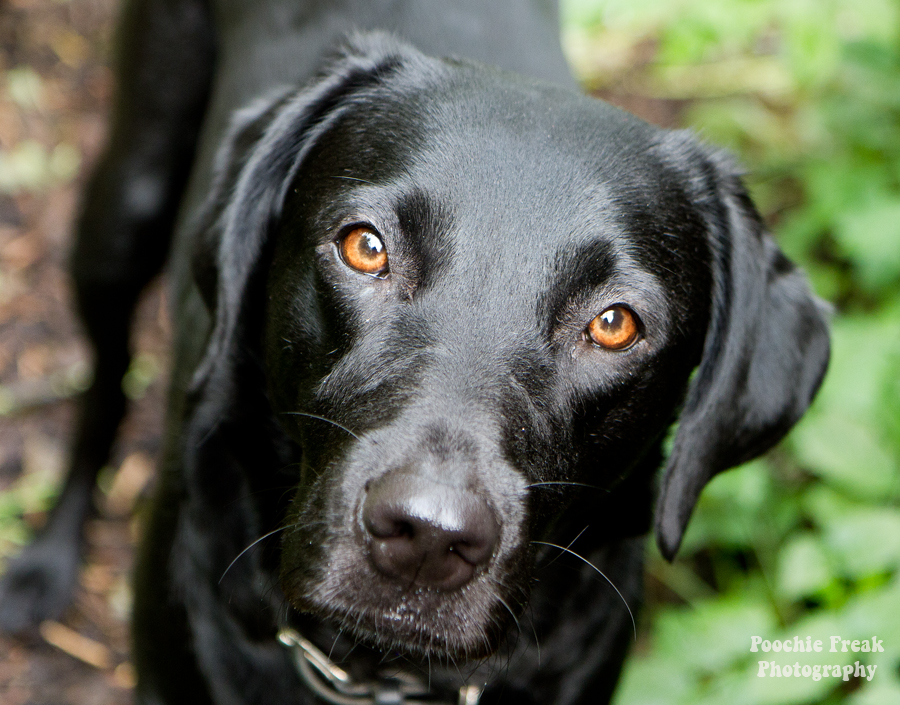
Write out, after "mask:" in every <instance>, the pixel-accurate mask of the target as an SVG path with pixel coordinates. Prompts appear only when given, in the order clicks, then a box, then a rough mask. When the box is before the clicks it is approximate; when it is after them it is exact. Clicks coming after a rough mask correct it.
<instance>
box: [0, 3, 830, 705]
mask: <svg viewBox="0 0 900 705" xmlns="http://www.w3.org/2000/svg"><path fill="white" fill-rule="evenodd" d="M157 5H158V6H157ZM388 5H391V8H390V9H391V12H390V13H388V12H387V10H388V8H387V6H388ZM410 5H411V4H410ZM488 5H489V6H488ZM213 9H214V12H213V15H214V21H213V19H212V18H211V17H210V16H209V15H208V14H207V13H208V8H207V7H206V6H205V5H199V4H194V0H184V1H183V2H181V3H163V2H161V0H145V1H144V2H143V3H139V4H138V5H137V6H136V7H135V8H133V9H132V11H131V14H130V15H129V16H128V17H127V18H126V23H128V22H130V23H132V24H131V29H130V30H129V31H128V32H126V34H125V36H126V37H128V38H129V40H130V43H129V46H130V50H129V51H128V52H126V57H125V59H124V60H123V62H122V66H123V74H122V75H123V76H124V78H123V79H122V80H123V81H124V82H123V83H122V86H123V88H122V95H121V97H120V102H119V106H118V112H117V117H116V127H115V130H114V135H113V141H112V145H111V149H110V151H109V154H108V156H107V159H106V160H105V162H104V163H103V164H102V165H101V167H100V170H99V171H98V174H97V176H96V177H95V179H94V181H93V185H92V190H91V192H90V193H89V195H88V200H87V206H86V211H85V216H84V218H83V220H82V223H81V232H80V240H79V248H78V250H77V252H76V260H75V262H76V266H75V271H76V275H77V277H78V283H79V300H80V302H81V306H82V310H83V312H84V315H85V318H86V321H87V324H88V329H89V331H90V333H91V335H92V336H93V339H94V342H95V345H96V347H97V354H98V375H97V382H96V383H95V386H94V388H93V389H92V391H91V395H89V396H88V398H87V401H86V403H85V407H86V409H87V410H86V412H85V417H84V418H85V421H84V423H83V426H82V431H81V439H82V440H81V444H80V445H79V446H78V447H77V448H76V456H75V457H76V464H75V466H74V469H73V475H72V478H75V479H71V478H70V481H69V485H68V486H67V489H66V491H65V492H64V494H63V499H62V501H61V505H60V509H58V510H57V513H56V514H55V515H54V517H53V518H52V519H51V524H50V527H51V529H50V531H49V533H48V534H46V535H45V536H44V537H42V539H40V540H39V543H38V544H37V548H33V550H31V551H29V552H26V554H25V555H24V557H23V559H21V560H20V562H19V563H18V564H17V565H14V566H13V568H12V569H11V577H10V578H8V579H7V583H6V588H5V590H6V597H5V598H4V599H9V598H8V596H9V595H12V596H13V598H15V599H17V600H19V604H25V605H27V608H28V609H29V610H31V612H30V614H32V615H36V616H41V614H43V613H46V610H47V609H48V605H51V606H52V603H53V600H52V599H50V598H47V595H50V596H51V597H54V596H58V595H60V594H61V593H62V592H64V591H63V590H59V589H57V590H56V591H55V592H54V590H52V589H51V590H49V591H46V590H44V592H43V593H42V592H41V590H34V589H32V590H31V591H29V589H28V588H29V586H30V587H31V588H34V586H35V585H38V586H42V590H43V589H45V588H46V587H47V586H48V585H50V586H51V587H52V585H53V577H54V574H53V571H50V570H47V569H46V566H43V565H42V564H41V561H40V556H41V553H40V551H41V550H44V552H45V555H46V554H53V553H54V552H58V551H62V550H63V548H64V543H65V542H64V541H63V539H60V538H59V535H60V534H61V533H62V529H61V528H59V527H67V528H68V529H69V530H70V531H71V530H73V529H74V528H75V526H76V525H77V524H80V522H81V520H82V519H83V516H84V512H85V511H86V507H87V501H86V496H84V494H83V493H82V494H79V490H78V489H77V487H76V489H72V488H73V487H75V486H82V487H83V486H85V485H88V486H89V485H90V484H91V483H92V480H93V476H92V474H91V472H92V470H91V468H93V465H92V463H93V464H96V462H97V460H98V458H100V457H101V456H103V454H104V453H105V452H106V450H107V448H108V443H109V439H110V438H111V437H112V434H113V432H114V430H115V425H116V424H117V422H118V418H119V416H120V414H121V407H122V404H121V401H120V397H119V396H117V395H116V393H115V392H114V388H115V386H116V385H115V384H114V383H113V382H114V381H115V382H117V379H116V378H115V376H116V375H118V376H121V372H122V371H123V370H124V364H125V363H126V362H127V354H126V352H125V347H124V331H125V330H126V321H127V317H128V315H129V312H130V309H131V307H132V306H133V301H134V298H135V297H136V294H137V292H138V291H139V289H140V287H141V286H142V285H143V284H144V282H145V281H146V280H147V278H148V277H149V276H151V274H152V273H153V272H154V271H155V270H156V268H157V267H158V265H159V264H160V262H161V261H162V259H163V256H164V253H165V249H166V245H165V243H166V240H167V238H166V233H167V232H168V231H169V230H170V229H171V226H172V224H173V223H174V221H175V213H176V209H177V208H178V204H179V203H180V202H182V191H183V190H184V187H185V184H186V178H187V174H188V171H189V168H190V167H191V164H192V163H193V175H192V177H191V182H190V186H189V187H188V188H187V195H186V197H185V199H184V201H183V202H182V206H181V215H180V218H179V225H178V227H177V229H176V232H177V234H176V239H175V246H174V252H173V257H172V265H171V270H172V281H173V286H174V292H175V296H174V299H175V321H176V330H177V340H176V350H175V370H174V378H173V385H172V394H171V400H170V409H169V422H168V429H167V446H166V455H165V457H164V459H163V463H162V478H161V482H160V486H159V490H158V492H157V496H156V498H155V505H154V512H153V515H152V518H151V521H150V523H149V526H148V527H147V530H146V536H145V539H144V542H143V550H142V555H141V559H140V563H139V568H138V572H137V578H136V592H137V604H136V612H135V623H134V626H135V660H136V664H137V667H138V672H139V676H140V679H139V688H138V692H139V699H140V701H141V702H145V703H169V702H191V703H192V704H193V703H197V702H215V703H255V702H260V703H262V702H266V703H314V702H334V703H340V702H378V703H387V702H425V701H429V702H464V703H476V702H480V703H482V704H486V703H497V702H507V703H516V704H528V703H534V704H538V703H540V704H544V703H592V704H593V703H602V702H605V701H606V700H607V699H608V698H609V696H610V694H611V692H612V689H613V687H614V685H615V682H616V678H617V676H618V672H619V669H620V667H621V663H622V660H623V658H624V655H625V652H626V651H627V648H628V644H629V642H630V641H631V639H632V635H633V624H632V618H631V616H630V613H629V610H628V606H627V605H630V606H631V607H632V608H634V607H636V606H637V604H638V603H639V601H640V592H641V590H640V585H641V580H642V575H641V566H642V545H643V541H642V538H641V537H642V535H643V534H644V533H645V532H646V531H647V530H648V528H649V525H650V522H651V506H652V503H653V497H654V495H656V496H658V501H657V514H656V531H657V538H658V540H659V543H660V546H661V548H662V550H663V552H664V554H665V555H666V556H668V557H672V556H673V555H674V554H675V552H676V551H677V548H678V545H679V543H680V540H681V536H682V533H683V531H684V528H685V525H686V523H687V521H688V518H689V516H690V513H691V510H692V507H693V505H694V502H695V501H696V499H697V497H698V495H699V493H700V491H701V489H702V487H703V485H704V484H705V483H706V481H707V480H709V478H710V477H711V476H712V475H714V474H715V473H716V472H719V471H720V470H723V469H725V468H728V467H731V466H733V465H736V464H738V463H740V462H743V461H744V460H747V459H749V458H751V457H754V456H755V455H758V454H759V453H761V452H763V451H764V450H766V449H767V448H769V447H770V446H771V445H773V444H774V443H775V442H777V441H778V440H779V439H780V438H781V437H782V436H783V435H784V434H785V433H786V432H787V430H788V429H789V428H790V426H791V425H792V424H793V423H794V422H795V421H796V420H797V419H798V418H799V416H800V415H801V414H802V413H803V411H804V410H805V409H806V407H807V405H808V404H809V402H810V400H811V398H812V396H813V394H814V393H815V390H816V389H817V387H818V385H819V382H820V380H821V377H822V374H823V372H824V369H825V366H826V363H827V358H828V341H827V333H826V326H825V323H824V320H823V318H824V317H823V312H822V308H821V306H820V305H819V304H818V303H817V302H816V301H815V300H814V299H813V297H812V296H811V295H810V293H809V291H808V288H807V286H806V284H805V281H804V279H803V277H802V275H801V274H799V273H798V272H797V271H796V270H795V269H794V267H793V266H792V265H791V264H790V262H788V261H787V260H786V259H785V258H784V256H783V255H782V254H781V253H780V251H779V250H778V249H777V247H776V246H775V245H774V243H773V242H772V240H771V238H770V237H769V236H768V235H766V234H765V233H764V231H763V227H762V224H761V223H760V220H759V217H758V215H757V214H756V212H755V210H754V208H753V206H752V204H751V203H750V202H749V200H748V198H747V195H746V193H745V191H744V190H743V188H742V186H741V184H740V180H739V178H738V176H737V175H736V173H735V170H734V168H733V167H732V166H731V165H730V163H729V162H728V161H727V159H725V158H723V157H722V156H721V155H719V154H717V153H715V152H712V151H710V150H709V149H707V148H704V147H702V146H701V145H699V144H697V143H696V142H695V141H694V140H693V139H692V138H691V137H690V135H688V134H685V133H667V132H663V131H661V130H658V129H655V128H653V127H651V126H649V125H646V124H644V123H642V122H641V121H639V120H637V119H635V118H633V117H631V116H628V115H627V114H624V113H622V112H620V111H618V110H616V109H614V108H612V107H610V106H607V105H605V104H603V103H600V102H598V101H595V100H591V99H588V98H585V97H582V96H580V95H578V94H577V93H575V92H574V91H572V90H571V89H570V87H568V86H564V87H556V86H554V85H551V84H549V83H542V82H540V81H538V80H535V79H533V78H522V77H520V76H517V75H514V74H509V73H504V72H503V71H501V70H498V69H494V68H487V67H485V66H482V65H479V64H475V63H470V62H469V61H467V60H462V59H432V58H428V57H426V56H425V55H423V54H421V53H419V51H417V50H416V49H413V48H412V47H411V46H409V45H406V44H404V43H401V42H400V41H398V40H395V39H392V38H390V37H388V36H387V35H382V34H370V35H358V36H356V37H354V38H352V39H351V40H349V41H348V43H347V45H346V48H345V49H344V50H343V52H342V53H341V54H340V55H339V56H338V57H337V58H336V59H333V60H332V61H331V62H330V63H328V64H327V65H326V67H325V69H324V70H323V71H322V72H321V73H320V74H319V75H318V76H317V77H316V78H314V79H313V80H312V81H311V82H310V83H308V84H307V85H306V86H305V87H303V88H293V89H280V90H274V91H273V90H271V89H270V87H271V86H273V85H274V84H276V83H278V82H279V81H282V80H286V79H289V78H291V79H294V80H295V81H296V80H302V79H304V78H305V77H306V76H308V75H309V74H310V73H311V72H312V66H313V65H314V63H315V62H316V61H318V59H317V57H318V56H319V55H320V53H321V52H322V51H323V50H324V48H325V47H326V46H330V45H334V44H335V42H336V39H335V34H336V33H337V32H338V31H342V30H344V29H346V28H347V27H349V26H351V25H356V26H362V27H368V28H374V27H386V28H388V29H392V30H396V31H398V32H399V33H400V34H402V35H404V36H406V37H408V38H410V39H412V40H413V41H414V42H415V43H416V44H418V45H419V46H421V47H424V48H426V49H428V50H429V52H434V53H437V54H444V53H455V54H459V55H465V56H467V57H474V58H476V59H480V60H484V61H488V62H491V63H494V64H499V65H500V66H503V67H506V68H512V69H516V70H518V71H519V72H524V73H527V74H531V75H532V76H537V77H539V78H550V79H556V80H557V82H563V83H569V82H570V79H568V78H567V76H566V74H565V69H564V64H563V62H562V59H561V55H560V54H559V50H558V45H557V42H556V39H555V31H556V30H555V25H554V23H553V22H552V21H551V20H550V14H549V8H547V7H545V6H544V5H543V4H541V3H535V4H533V5H532V4H524V3H513V2H496V3H491V4H488V3H481V2H471V3H469V2H457V3H448V2H434V3H430V2H422V3H419V4H418V5H415V6H414V7H411V6H408V5H407V4H391V3H379V2H360V3H354V2H348V3H345V4H344V5H341V6H340V7H327V8H323V7H321V4H320V3H308V4H307V3H286V2H285V3H281V2H277V1H275V2H267V3H265V4H261V5H259V6H252V9H251V6H250V5H247V6H246V7H242V6H241V4H240V3H238V2H224V1H222V2H216V3H215V7H214V8H213ZM494 13H498V14H499V15H500V16H501V17H503V18H504V19H503V23H504V24H501V23H500V21H499V20H496V18H494V17H493V16H492V15H493V14H494ZM510 23H513V24H514V25H515V26H510ZM500 27H504V29H505V31H500ZM213 28H214V29H213ZM148 62H150V63H149V64H148ZM170 80H171V82H170ZM210 86H212V93H211V95H209V98H208V93H207V90H208V88H209V87H210ZM260 92H264V93H266V95H265V97H263V98H261V99H258V100H257V101H256V102H255V103H253V104H252V105H251V106H250V107H248V108H245V109H243V110H241V111H240V112H239V113H237V115H236V116H235V117H234V118H232V119H231V121H230V127H228V128H227V129H226V126H227V125H228V117H227V116H228V115H230V114H231V113H232V111H233V109H234V108H236V107H238V106H239V105H241V104H242V103H245V102H246V100H247V99H248V98H252V97H253V96H255V95H259V94H260ZM207 98H208V99H207ZM207 102H208V103H209V105H208V107H207ZM204 116H205V117H204ZM201 119H202V120H203V121H204V124H203V127H202V130H201V129H200V123H201ZM198 131H199V132H198ZM198 134H199V148H198V152H197V155H196V158H195V159H194V158H193V145H194V143H195V141H197V140H198ZM214 153H215V154H216V156H215V158H214V157H213V155H214ZM201 203H202V205H201ZM189 263H192V266H189ZM104 365H108V366H109V367H108V368H105V367H104ZM698 366H699V367H698ZM695 368H698V369H697V372H696V375H695V376H694V378H693V380H692V381H691V383H690V385H688V380H689V378H690V375H691V373H692V371H693V370H694V369H695ZM111 377H112V378H111ZM682 405H683V408H682V410H681V415H680V419H679V421H680V424H679V428H678V431H677V434H676V436H675V443H674V448H673V450H672V452H671V454H670V456H669V458H668V464H667V468H666V471H665V476H664V478H663V480H662V484H661V486H660V487H659V489H658V490H657V489H656V488H655V479H654V478H655V474H656V471H657V469H658V467H659V465H660V464H661V462H662V453H661V449H660V447H661V443H662V440H663V438H664V436H665V435H666V432H667V430H668V427H669V426H670V424H671V423H672V422H673V420H675V418H676V414H677V411H678V409H679V408H681V407H682ZM104 443H105V444H106V445H105V446H104ZM79 468H87V469H81V470H79ZM73 498H74V499H73ZM67 507H68V509H67ZM60 517H61V518H60ZM73 517H74V518H73ZM270 533H272V534H274V535H273V536H272V537H271V538H268V537H269V534H270ZM261 538H262V539H264V540H260V539H261ZM68 542H69V545H70V546H71V544H72V539H68ZM257 542H258V543H257ZM251 546H253V547H254V550H246V551H245V549H247V548H248V547H251ZM48 547H49V548H48ZM569 554H573V555H569ZM554 559H558V560H557V562H556V563H555V564H554V565H553V566H552V567H551V566H550V565H549V564H550V563H551V562H552V561H553V560H554ZM23 576H25V577H24V578H23ZM29 580H30V581H31V582H29ZM16 581H18V582H16ZM41 594H42V595H43V598H46V599H43V601H42V599H37V598H36V597H35V596H36V595H38V596H39V597H40V595H41ZM7 619H8V618H7ZM279 630H281V641H278V640H276V634H278V633H279ZM301 634H302V635H303V636H300V635H301ZM285 644H288V645H290V647H288V646H285ZM319 650H322V651H319ZM322 652H324V653H322ZM326 653H327V654H328V655H327V656H326V655H325V654H326ZM336 663H340V664H341V666H342V668H343V669H346V672H345V671H344V670H340V669H339V668H338V667H337V666H335V664H336ZM313 693H318V696H316V695H314V694H313ZM317 698H321V699H317ZM354 698H356V699H354ZM365 698H368V700H366V699H365ZM404 698H409V699H407V700H405V699H404Z"/></svg>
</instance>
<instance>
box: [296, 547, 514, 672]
mask: <svg viewBox="0 0 900 705" xmlns="http://www.w3.org/2000/svg"><path fill="white" fill-rule="evenodd" d="M336 543H337V545H332V546H331V550H330V554H331V555H330V556H329V558H328V559H327V560H326V562H325V563H324V564H323V565H326V566H327V568H325V569H320V570H318V571H315V572H313V571H310V572H308V573H307V572H305V571H296V572H295V573H293V574H294V575H298V576H299V577H298V578H296V579H294V580H291V579H290V578H288V579H286V580H285V581H284V582H285V586H284V587H285V592H286V595H287V597H288V599H289V600H290V601H291V603H292V604H293V605H294V606H295V607H296V608H297V609H298V610H300V611H301V612H305V613H308V614H311V615H313V616H315V617H318V618H320V619H323V620H325V621H327V622H328V623H330V624H331V625H333V627H334V628H335V629H336V630H337V632H338V633H342V634H345V635H347V636H349V637H351V638H353V639H355V640H357V641H360V642H363V643H365V644H368V645H370V646H371V647H373V648H375V649H377V650H379V651H382V652H384V653H392V652H399V653H402V654H405V655H407V656H412V657H416V658H428V659H431V658H438V659H453V660H463V661H467V660H473V659H480V658H484V657H486V656H489V655H490V654H492V653H493V652H494V651H496V650H497V648H498V646H499V645H500V643H501V640H502V637H503V635H504V633H505V631H506V629H507V627H508V625H509V623H510V622H512V621H513V620H514V618H515V617H514V614H513V611H512V610H513V607H511V605H513V604H522V603H523V602H524V596H522V595H517V596H511V595H503V594H501V593H500V590H499V582H498V581H497V580H496V578H494V577H493V574H494V572H495V570H485V571H483V572H480V573H479V574H478V575H476V576H474V577H473V578H472V579H470V580H468V581H467V582H466V583H465V584H464V585H461V586H459V587H457V588H454V589H450V590H447V589H441V588H438V587H433V586H427V585H416V584H411V585H404V584H402V583H399V582H397V581H396V580H394V579H391V578H390V577H387V576H385V575H384V574H382V573H380V572H379V571H378V570H377V568H375V566H374V564H373V562H372V560H371V558H368V557H364V556H361V555H360V554H359V552H358V551H354V550H346V549H347V548H349V547H348V546H346V545H341V543H342V542H340V541H338V542H336ZM307 545H308V544H307ZM354 548H356V547H355V546H354ZM501 572H502V571H501Z"/></svg>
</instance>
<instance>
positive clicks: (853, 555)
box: [824, 508, 900, 578]
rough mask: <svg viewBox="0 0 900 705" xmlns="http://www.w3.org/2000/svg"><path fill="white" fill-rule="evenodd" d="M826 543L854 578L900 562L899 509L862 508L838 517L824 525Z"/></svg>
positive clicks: (879, 570)
mask: <svg viewBox="0 0 900 705" xmlns="http://www.w3.org/2000/svg"><path fill="white" fill-rule="evenodd" d="M824 538H825V544H826V546H827V547H828V550H829V552H830V553H831V554H832V555H833V556H835V558H836V559H837V560H838V561H839V565H840V567H841V569H842V570H843V572H844V573H845V574H846V575H848V576H849V577H851V578H862V577H865V576H867V575H872V574H875V573H883V572H888V571H891V570H894V569H896V568H897V567H898V566H900V511H898V510H896V509H892V508H882V509H876V508H871V509H862V510H859V511H856V512H854V513H852V514H848V515H845V516H842V517H838V518H835V519H834V520H833V521H832V522H830V523H829V524H828V526H827V527H826V529H825V534H824Z"/></svg>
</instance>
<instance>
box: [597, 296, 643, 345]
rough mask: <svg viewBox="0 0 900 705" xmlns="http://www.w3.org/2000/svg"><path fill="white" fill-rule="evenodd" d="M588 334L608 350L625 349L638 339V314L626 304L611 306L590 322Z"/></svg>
mask: <svg viewBox="0 0 900 705" xmlns="http://www.w3.org/2000/svg"><path fill="white" fill-rule="evenodd" d="M587 335H588V337H589V338H590V339H591V342H593V343H594V344H595V345H599V346H600V347H601V348H606V349H607V350H624V349H625V348H628V347H631V345H633V344H634V342H635V341H636V340H637V339H638V337H639V335H640V331H639V330H638V319H637V316H636V315H635V314H634V313H633V312H632V311H631V310H630V309H627V308H625V307H624V306H610V307H609V308H608V309H606V310H605V311H604V312H603V313H601V314H600V315H599V316H597V317H596V318H594V320H593V321H591V322H590V323H589V324H588V327H587Z"/></svg>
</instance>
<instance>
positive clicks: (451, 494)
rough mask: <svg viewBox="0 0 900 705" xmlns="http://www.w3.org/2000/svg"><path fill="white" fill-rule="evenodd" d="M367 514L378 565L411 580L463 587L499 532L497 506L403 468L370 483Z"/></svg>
mask: <svg viewBox="0 0 900 705" xmlns="http://www.w3.org/2000/svg"><path fill="white" fill-rule="evenodd" d="M362 519H363V525H364V526H365V529H366V532H367V533H368V535H369V536H370V537H371V541H370V548H371V555H372V561H373V562H374V564H375V567H376V568H377V569H378V571H379V572H380V573H382V574H383V575H386V576H388V577H390V578H392V579H394V580H395V581H397V582H398V583H403V584H404V585H406V586H413V585H416V586H420V587H433V588H439V589H442V590H455V589H457V588H459V587H462V586H463V585H465V584H466V583H467V582H468V581H469V580H471V578H472V576H473V575H474V574H475V570H476V568H478V567H479V566H483V565H486V564H487V563H488V561H490V559H491V556H492V555H493V553H494V548H495V547H496V545H497V539H498V538H499V536H500V528H499V526H498V523H497V519H496V517H495V515H494V512H493V511H492V510H491V508H490V506H488V504H487V503H486V502H485V501H484V500H483V499H481V498H480V497H478V496H477V495H475V494H473V493H472V492H471V491H468V490H465V489H462V488H455V487H449V486H447V485H442V484H435V483H433V482H430V481H428V480H427V479H425V478H419V477H416V476H415V475H413V474H411V473H407V472H401V471H397V472H390V473H388V474H387V475H385V476H383V477H381V478H379V479H378V480H377V481H376V482H374V483H372V484H371V485H370V486H369V487H368V495H367V496H366V500H365V502H364V504H363V512H362Z"/></svg>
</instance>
